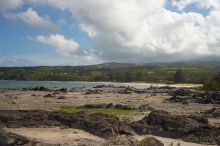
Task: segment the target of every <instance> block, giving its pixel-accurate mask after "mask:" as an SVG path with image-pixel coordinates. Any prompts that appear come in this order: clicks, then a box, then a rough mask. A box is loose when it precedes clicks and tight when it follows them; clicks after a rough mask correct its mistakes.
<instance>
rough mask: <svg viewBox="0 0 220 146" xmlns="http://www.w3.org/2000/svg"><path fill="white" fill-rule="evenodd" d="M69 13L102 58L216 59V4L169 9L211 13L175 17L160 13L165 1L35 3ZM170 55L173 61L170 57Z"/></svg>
mask: <svg viewBox="0 0 220 146" xmlns="http://www.w3.org/2000/svg"><path fill="white" fill-rule="evenodd" d="M35 2H38V3H40V4H42V3H44V4H49V5H51V6H55V7H57V8H60V9H61V10H64V9H66V10H69V11H70V12H71V13H72V15H73V16H74V17H75V18H76V19H77V20H78V21H79V23H80V25H81V29H82V30H83V31H85V32H87V33H88V35H89V36H90V37H91V38H92V41H93V43H94V48H95V49H98V50H99V51H101V52H102V55H103V58H109V59H116V60H120V59H127V60H128V61H129V60H131V59H130V57H133V58H135V57H137V56H138V57H137V59H136V60H137V61H140V60H144V59H146V58H152V57H153V56H154V57H153V58H155V59H158V58H159V57H161V56H163V57H164V58H166V57H167V58H168V59H169V58H170V57H171V58H172V57H173V58H175V57H176V58H179V59H180V58H181V57H182V58H186V57H188V58H192V57H194V56H198V55H206V54H207V55H208V54H218V55H220V46H219V44H220V36H219V34H220V13H219V11H218V9H219V8H220V1H219V0H211V1H210V0H184V1H175V0H173V5H174V6H177V7H178V8H179V10H183V9H184V8H185V7H187V6H188V5H191V4H195V5H196V6H198V7H199V8H201V9H203V8H204V9H209V8H211V9H210V14H209V15H208V16H203V15H202V14H200V13H196V12H190V13H185V12H182V13H177V12H172V11H169V10H166V9H165V2H166V0H157V1H153V0H152V1H146V0H111V1H105V0H81V1H80V3H79V2H78V0H63V1H59V0H46V1H43V0H37V1H35ZM172 54H173V56H171V55H172Z"/></svg>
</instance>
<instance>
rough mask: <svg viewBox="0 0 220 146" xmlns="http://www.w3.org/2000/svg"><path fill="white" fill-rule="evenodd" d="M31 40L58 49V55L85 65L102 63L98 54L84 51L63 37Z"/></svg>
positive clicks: (44, 37)
mask: <svg viewBox="0 0 220 146" xmlns="http://www.w3.org/2000/svg"><path fill="white" fill-rule="evenodd" d="M31 39H32V40H35V41H37V42H39V43H42V44H45V45H49V46H52V47H53V48H56V50H57V51H58V53H60V54H62V55H64V56H66V57H70V58H71V57H72V58H73V59H75V60H77V62H78V60H80V62H81V63H82V62H83V63H84V64H93V63H96V62H99V61H100V60H99V58H98V57H97V55H96V54H94V53H92V52H88V51H86V50H84V49H83V48H82V47H81V46H80V45H79V44H78V43H77V42H76V41H74V40H73V39H67V38H65V37H64V36H63V35H59V34H56V35H50V36H42V35H40V36H36V37H35V38H31Z"/></svg>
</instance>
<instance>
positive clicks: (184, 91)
mask: <svg viewBox="0 0 220 146" xmlns="http://www.w3.org/2000/svg"><path fill="white" fill-rule="evenodd" d="M190 94H191V91H190V90H189V89H188V88H179V89H174V90H171V92H170V95H171V96H174V97H176V96H189V95H190Z"/></svg>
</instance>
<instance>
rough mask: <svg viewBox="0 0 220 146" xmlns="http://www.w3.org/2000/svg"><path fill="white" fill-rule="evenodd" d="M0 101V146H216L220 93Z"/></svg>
mask: <svg viewBox="0 0 220 146" xmlns="http://www.w3.org/2000/svg"><path fill="white" fill-rule="evenodd" d="M0 96H1V97H0V145H2V146H31V145H36V146H47V145H48V146H58V145H59V146H64V145H67V146H81V145H85V146H87V145H88V146H119V145H121V146H148V145H151V146H163V145H165V146H171V145H182V146H204V145H220V128H219V127H220V126H219V123H220V118H219V109H220V106H219V92H212V91H201V90H198V89H188V88H181V89H176V88H159V89H158V88H154V89H135V88H129V87H115V86H98V87H95V88H94V89H89V90H88V89H66V88H50V89H49V88H44V87H35V88H25V89H13V90H9V89H1V90H0ZM61 97H62V98H61ZM180 99H181V100H180ZM186 101H187V103H186ZM210 101H212V102H210ZM122 115H123V116H122ZM162 137H163V138H162ZM167 139H168V140H167Z"/></svg>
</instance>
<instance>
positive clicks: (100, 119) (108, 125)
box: [51, 112, 133, 137]
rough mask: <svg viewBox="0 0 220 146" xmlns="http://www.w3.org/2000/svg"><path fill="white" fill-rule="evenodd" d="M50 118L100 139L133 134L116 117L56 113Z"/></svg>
mask: <svg viewBox="0 0 220 146" xmlns="http://www.w3.org/2000/svg"><path fill="white" fill-rule="evenodd" d="M51 118H52V119H55V120H56V121H59V122H60V123H61V124H63V125H66V126H68V127H72V128H77V129H83V130H85V131H88V132H90V133H92V134H94V135H97V136H100V137H110V136H114V135H118V134H126V135H131V134H132V133H133V131H132V130H131V128H130V127H129V126H128V124H127V123H125V122H121V121H120V120H119V119H118V118H117V117H114V116H110V115H105V114H101V113H95V114H88V113H85V112H79V113H75V114H62V113H56V114H52V115H51Z"/></svg>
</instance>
